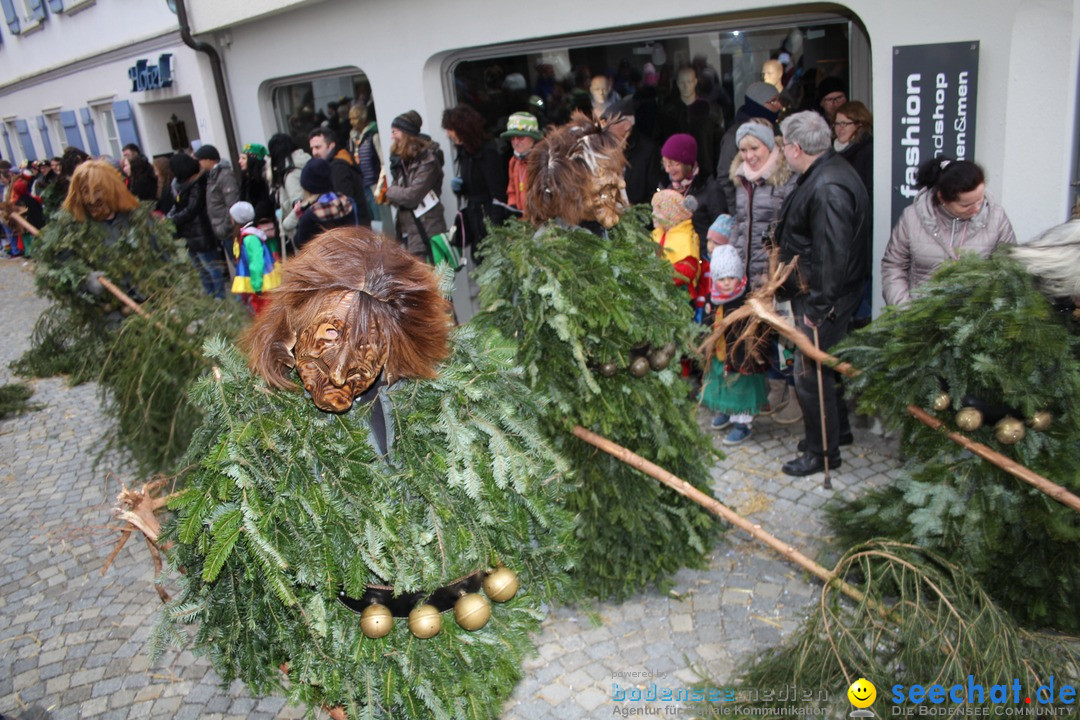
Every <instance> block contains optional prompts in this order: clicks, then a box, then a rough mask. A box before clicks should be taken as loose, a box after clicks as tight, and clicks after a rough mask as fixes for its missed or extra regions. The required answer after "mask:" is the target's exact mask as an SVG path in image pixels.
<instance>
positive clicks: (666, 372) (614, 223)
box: [473, 113, 717, 598]
mask: <svg viewBox="0 0 1080 720" xmlns="http://www.w3.org/2000/svg"><path fill="white" fill-rule="evenodd" d="M624 127H625V125H624V124H623V123H620V122H618V119H616V120H615V121H614V122H613V123H612V124H611V125H608V126H605V125H599V124H594V123H593V122H592V121H590V120H588V119H587V118H586V117H585V116H584V115H582V114H580V113H578V114H576V115H575V116H574V118H573V119H572V121H571V122H570V124H568V125H565V126H563V127H560V128H557V129H555V130H554V131H552V132H551V133H549V134H548V135H547V136H546V137H545V138H544V139H543V140H542V141H541V142H540V143H538V144H537V146H536V147H535V148H534V149H533V151H532V152H531V153H530V154H529V165H528V182H527V187H528V201H527V203H526V212H527V220H528V221H529V222H528V223H524V222H510V223H508V224H506V225H503V226H501V227H498V228H493V229H492V234H491V235H489V237H488V240H487V241H486V244H485V246H484V265H483V267H482V268H481V269H480V271H479V272H478V274H477V282H478V284H479V286H480V304H481V307H482V308H483V309H484V310H483V312H482V313H481V314H480V315H479V316H478V317H477V318H475V319H474V320H473V323H474V324H478V325H481V326H484V327H494V328H497V329H498V330H500V331H501V332H502V333H503V334H504V335H505V336H506V337H510V338H514V340H515V341H516V342H517V343H518V350H517V359H518V362H519V363H520V364H521V366H522V367H523V368H524V370H525V374H526V379H527V380H528V382H529V385H530V386H531V387H532V390H533V392H534V393H536V394H538V395H541V396H543V397H546V398H548V399H549V405H548V408H547V412H546V414H545V416H544V422H543V429H544V432H545V433H546V435H547V436H548V437H549V438H550V440H551V442H552V443H553V444H555V445H556V446H557V447H558V448H559V449H560V450H561V451H562V452H563V453H564V454H565V455H566V457H567V458H568V459H569V460H570V462H571V465H572V467H573V468H574V471H575V474H576V475H575V477H576V479H577V480H578V483H577V484H578V489H577V490H576V491H575V492H574V493H572V494H571V496H570V498H569V504H570V508H571V510H573V511H574V512H575V513H576V514H577V521H578V524H577V537H578V540H579V542H580V543H581V547H582V558H581V561H580V562H579V564H578V566H577V568H576V570H575V575H576V577H577V579H578V580H579V582H580V583H581V585H582V587H583V588H584V589H585V590H586V591H587V592H589V593H590V594H593V595H596V596H598V597H616V598H623V597H625V596H626V595H628V594H630V593H632V592H635V591H637V590H639V589H641V588H642V587H644V586H646V585H648V584H650V583H654V582H662V581H663V580H664V579H665V578H666V577H668V576H669V575H671V574H672V573H673V572H675V571H676V570H678V569H679V568H681V567H686V566H701V565H703V564H704V563H705V561H706V558H707V556H708V553H709V549H710V547H711V545H712V543H713V539H714V537H715V533H716V528H717V526H716V524H715V523H714V522H713V521H712V520H711V519H710V518H709V517H708V515H707V514H706V513H705V512H704V511H703V510H701V509H700V508H699V507H698V506H696V505H695V504H693V503H692V502H690V501H688V500H686V499H684V498H682V497H680V496H679V495H677V494H675V493H673V492H671V491H670V490H667V489H664V488H662V487H660V486H658V485H657V484H656V483H654V482H652V481H650V480H649V479H648V478H646V477H645V476H643V475H641V474H640V473H638V472H637V471H635V470H632V469H631V468H629V467H628V466H626V465H623V464H621V463H620V462H619V461H618V460H615V459H614V458H612V457H610V456H607V455H602V454H597V453H596V452H595V451H594V450H593V449H592V448H590V447H589V446H587V445H585V444H584V443H582V442H581V441H579V440H577V439H576V438H574V437H571V436H570V434H569V430H570V429H571V428H572V427H573V426H574V425H575V424H579V425H582V426H584V427H586V428H588V429H590V430H593V431H594V432H597V433H599V434H600V435H603V436H604V437H607V438H609V439H611V440H613V441H615V442H617V443H620V444H623V445H626V446H628V447H630V448H631V449H633V450H635V451H636V452H638V453H639V454H641V455H644V456H645V457H646V458H648V459H649V460H652V461H654V462H656V463H657V464H659V465H661V466H663V467H664V468H666V469H668V470H670V471H672V472H674V473H675V474H676V475H678V476H679V477H682V478H685V479H686V480H688V481H690V482H692V483H694V484H695V485H697V486H698V487H701V488H704V487H706V486H707V483H708V478H709V471H708V468H709V466H710V465H711V461H712V459H713V457H714V451H713V450H712V447H711V444H710V443H709V441H708V440H707V439H706V438H705V437H704V436H703V434H702V433H701V431H700V429H699V428H698V424H697V413H696V409H695V407H694V405H693V403H692V402H690V401H689V400H688V394H689V386H688V385H687V384H686V383H685V381H683V380H682V379H681V378H680V377H679V373H678V367H679V364H678V362H677V354H678V349H679V348H682V347H685V346H686V345H688V344H689V339H690V337H691V335H692V333H693V324H692V322H691V313H692V311H691V308H690V306H689V305H688V304H687V302H686V291H685V290H682V289H680V288H678V287H676V286H675V284H674V283H672V282H671V276H672V270H671V264H670V263H668V262H667V261H665V260H664V259H663V258H660V257H658V256H657V253H656V245H655V243H653V242H652V240H651V238H650V235H649V231H648V229H647V228H646V226H645V218H646V217H647V216H648V213H649V208H648V207H640V208H635V209H632V210H629V211H628V210H627V207H626V199H625V192H624V189H623V188H624V184H623V179H622V178H623V168H624V166H625V159H624V156H623V143H624V140H623V137H622V135H621V134H620V132H619V130H620V129H621V128H624ZM620 217H621V220H620ZM673 360H674V361H676V362H672V361H673Z"/></svg>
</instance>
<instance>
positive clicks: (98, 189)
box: [64, 160, 139, 222]
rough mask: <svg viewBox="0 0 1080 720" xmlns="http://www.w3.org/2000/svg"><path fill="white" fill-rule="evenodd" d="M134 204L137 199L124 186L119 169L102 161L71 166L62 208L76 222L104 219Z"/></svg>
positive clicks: (129, 208) (133, 207)
mask: <svg viewBox="0 0 1080 720" xmlns="http://www.w3.org/2000/svg"><path fill="white" fill-rule="evenodd" d="M137 207H139V200H138V198H136V197H135V196H134V195H132V194H131V193H130V192H128V189H127V188H126V187H124V178H123V176H122V175H121V174H120V171H119V170H117V169H116V168H114V167H113V166H112V165H111V164H109V163H108V162H106V161H104V160H87V161H86V162H84V163H83V164H82V165H79V166H78V167H77V168H75V172H74V174H72V176H71V186H70V187H69V188H68V194H67V198H66V199H65V200H64V209H65V210H67V211H68V212H69V213H71V214H72V215H73V216H74V217H75V219H76V220H78V221H79V222H85V221H86V220H87V219H93V220H104V219H106V218H108V217H109V216H111V215H113V214H115V213H118V212H131V211H132V210H134V209H135V208H137ZM103 215H104V217H103Z"/></svg>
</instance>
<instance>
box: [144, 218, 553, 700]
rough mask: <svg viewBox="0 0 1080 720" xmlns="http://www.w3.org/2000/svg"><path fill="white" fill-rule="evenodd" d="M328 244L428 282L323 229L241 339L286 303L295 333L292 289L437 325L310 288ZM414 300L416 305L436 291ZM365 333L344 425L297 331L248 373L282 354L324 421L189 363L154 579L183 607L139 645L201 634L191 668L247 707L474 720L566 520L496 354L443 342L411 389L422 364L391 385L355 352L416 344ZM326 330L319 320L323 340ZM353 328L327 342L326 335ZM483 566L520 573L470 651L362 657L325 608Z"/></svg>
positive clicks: (402, 627) (355, 640)
mask: <svg viewBox="0 0 1080 720" xmlns="http://www.w3.org/2000/svg"><path fill="white" fill-rule="evenodd" d="M328 236H333V237H331V240H333V239H335V238H336V239H337V240H342V241H343V242H342V243H341V252H347V253H351V254H352V259H353V260H354V261H357V262H365V261H366V258H371V257H375V255H376V254H377V253H379V252H381V251H382V250H386V251H387V252H390V253H391V254H395V253H396V254H399V255H400V256H404V258H405V260H406V262H407V263H411V265H410V266H409V268H410V272H420V271H417V270H416V268H421V269H422V273H424V274H426V276H427V277H429V278H433V276H431V272H430V270H429V269H427V268H426V266H424V265H423V264H422V263H421V262H420V261H419V260H417V259H415V258H413V257H411V256H409V255H408V254H407V253H406V252H405V251H404V250H403V249H401V248H400V247H398V246H397V244H396V243H393V242H392V241H387V243H386V246H385V247H383V248H382V250H380V247H381V246H380V245H379V244H380V243H381V242H382V241H381V240H376V239H375V236H374V235H373V234H371V233H370V231H365V230H362V229H353V228H350V229H347V230H337V231H332V232H331V233H328V234H327V235H324V236H322V237H321V238H318V239H316V240H315V241H313V242H312V243H310V244H309V245H308V246H306V247H305V249H304V250H303V251H302V252H301V253H300V254H299V255H298V256H297V258H294V259H292V260H290V263H289V265H288V266H287V267H286V269H285V278H284V280H283V285H282V287H281V288H280V294H277V295H275V298H274V300H273V301H272V303H271V305H270V307H269V308H268V309H267V313H265V314H264V315H263V316H261V317H260V319H259V320H258V321H257V323H256V326H255V327H254V328H253V331H252V333H251V335H250V336H249V339H252V340H253V341H258V340H259V339H260V338H262V339H264V340H265V339H266V338H267V337H277V335H273V334H271V335H267V334H265V333H264V332H263V330H264V329H265V328H267V327H271V328H272V327H274V326H273V325H272V323H274V322H276V321H275V317H277V319H280V318H281V317H282V314H283V313H285V309H284V305H283V304H285V305H288V307H289V309H288V312H289V313H291V315H290V317H292V318H293V320H295V319H296V318H299V317H313V316H309V315H305V314H304V313H305V310H304V306H303V302H302V299H300V298H298V297H297V296H298V295H300V294H303V293H301V291H300V290H298V289H297V288H298V287H299V285H300V283H301V282H308V283H309V284H308V286H307V287H309V288H313V290H312V292H314V293H315V294H316V295H319V294H321V295H327V294H330V295H334V294H336V293H341V292H343V291H344V292H346V293H347V294H348V293H352V294H351V295H347V297H348V299H349V302H354V301H355V300H356V298H357V297H358V296H360V295H364V294H366V293H371V294H372V297H373V298H374V301H371V302H370V303H369V304H370V305H371V306H373V308H374V309H373V310H372V312H373V313H380V312H384V311H385V310H386V309H387V308H388V307H389V308H390V312H391V313H393V312H397V310H395V309H394V308H393V307H391V306H394V305H395V304H397V305H399V306H408V308H406V309H405V310H403V311H402V312H409V311H410V310H416V311H417V312H418V314H417V316H416V318H418V319H419V318H424V319H431V318H435V319H436V320H437V321H438V322H440V323H442V327H443V331H442V332H443V334H442V336H441V337H445V331H446V328H447V327H448V322H449V320H448V317H447V315H446V312H445V307H444V305H442V304H440V305H437V306H432V305H431V303H430V302H427V303H425V302H424V301H420V302H419V304H418V303H417V302H413V296H407V295H405V294H404V292H403V291H402V290H401V286H402V285H403V282H402V280H401V279H400V278H398V277H392V276H391V277H385V278H382V279H380V278H379V277H376V275H377V272H376V273H374V274H373V273H370V272H369V273H367V274H363V273H361V277H359V278H356V277H355V275H356V274H355V273H347V274H349V275H350V276H353V279H351V280H348V281H338V280H336V279H333V278H334V277H335V276H334V275H330V274H329V273H320V272H315V271H313V270H312V268H313V267H315V266H314V264H313V263H309V262H308V259H309V258H310V257H311V256H313V255H314V254H315V253H316V252H318V251H319V250H320V247H322V246H324V245H325V243H326V242H327V237H328ZM373 248H374V249H373ZM328 257H331V256H328ZM332 257H333V258H334V259H339V258H340V255H335V256H332ZM325 267H326V268H328V269H329V270H333V269H336V268H337V267H339V263H337V262H334V261H333V260H331V261H328V262H326V263H325ZM301 276H302V277H301ZM324 279H325V280H326V282H325V283H324V282H322V280H324ZM380 283H381V285H380ZM429 284H430V287H431V288H434V287H435V281H434V279H431V280H430V283H429ZM356 288H360V289H356ZM427 297H430V294H429V295H428V296H427ZM436 297H438V296H437V291H436ZM334 308H335V309H337V306H334ZM399 310H400V308H399ZM363 312H365V311H363V310H362V309H357V306H356V305H352V306H351V308H350V309H349V312H347V313H345V314H344V315H343V316H344V317H347V318H350V322H352V321H359V319H360V318H363V317H365V316H364V314H363ZM275 313H276V315H275ZM367 317H368V319H367V320H365V321H364V322H366V323H367V325H366V326H365V327H363V328H360V330H361V333H360V334H358V335H355V336H354V338H353V339H355V340H356V342H355V343H354V344H353V345H352V346H351V347H352V349H353V350H355V352H356V353H359V355H360V356H362V359H363V358H370V357H374V358H376V359H382V360H385V363H384V364H383V365H381V366H380V367H381V369H376V370H373V371H372V373H373V374H374V373H375V372H377V373H378V377H379V380H377V381H375V383H374V384H373V385H372V386H371V387H370V388H369V387H366V386H362V385H359V384H358V385H352V384H349V383H344V384H343V385H341V387H344V388H346V389H348V392H349V393H351V395H350V397H356V398H357V400H356V403H355V405H353V406H352V407H351V408H348V407H347V406H345V405H342V406H333V405H331V403H334V402H336V401H335V397H337V396H335V395H332V394H330V393H328V391H327V389H326V388H320V387H319V386H318V385H317V384H316V383H315V381H314V380H313V379H312V377H311V376H310V374H308V372H309V371H310V367H309V368H307V370H305V367H306V366H305V365H304V363H305V362H306V361H305V360H304V359H303V358H304V357H305V356H304V355H303V353H304V352H307V351H305V350H302V349H301V343H302V342H303V341H304V338H305V337H306V335H305V333H304V332H299V333H297V334H296V335H294V336H293V337H292V338H291V339H290V338H288V337H287V338H285V340H284V341H283V343H284V344H283V345H281V346H277V347H273V348H271V349H270V354H269V355H267V354H265V353H263V352H262V350H263V349H264V348H262V347H253V348H252V353H253V354H252V362H253V363H254V364H255V367H258V368H260V371H261V372H262V371H264V370H265V369H266V367H267V366H266V365H263V364H261V362H262V360H264V359H266V358H268V357H278V358H280V362H285V363H288V362H290V360H289V356H288V355H281V354H279V351H281V350H283V349H284V348H286V347H289V346H290V342H291V343H293V345H292V348H293V349H292V350H290V352H295V358H294V360H293V362H294V363H295V365H296V367H297V368H298V369H299V370H300V373H301V377H302V378H303V379H304V384H305V386H306V387H308V389H309V390H310V391H312V396H313V399H315V400H316V401H317V402H319V403H320V405H327V406H330V407H335V409H337V407H345V411H344V412H340V410H339V412H340V414H334V413H329V412H324V411H321V410H319V409H317V408H316V406H315V405H314V404H313V403H312V401H311V400H309V399H306V398H305V397H304V396H303V395H302V394H300V393H299V392H286V391H274V390H270V391H268V390H267V387H266V384H265V383H264V382H263V381H262V380H261V379H259V378H257V377H256V376H255V375H254V374H253V373H252V372H251V371H249V370H248V369H247V368H246V367H245V366H244V362H243V360H242V358H241V357H240V355H239V354H238V353H237V352H236V351H233V350H228V349H226V348H225V347H224V344H223V343H215V344H213V345H212V346H210V347H208V352H209V354H210V355H211V356H212V357H213V358H214V360H215V362H216V363H218V364H219V367H220V370H219V373H218V375H219V377H218V378H216V379H214V378H206V379H203V380H202V381H200V382H199V383H198V384H197V385H196V388H195V391H194V396H195V398H196V401H197V404H198V405H199V406H200V407H201V408H203V409H204V410H205V411H206V421H205V422H204V424H203V426H202V427H201V428H200V429H199V430H198V432H197V433H196V435H195V438H194V440H193V441H192V444H191V447H190V449H189V452H188V455H187V461H188V462H189V463H191V464H192V465H193V466H194V469H193V470H192V471H191V472H190V473H189V474H188V476H187V478H186V483H187V490H186V491H185V492H184V494H183V495H182V496H181V497H179V498H178V499H177V500H175V501H174V502H173V503H172V507H173V508H174V509H175V511H176V514H177V515H176V519H175V521H174V522H173V523H171V525H170V526H169V527H168V528H167V529H166V537H167V538H169V539H171V540H173V541H175V542H176V546H175V550H174V554H173V557H172V562H173V563H174V565H175V566H176V567H182V568H183V569H184V571H185V574H184V575H183V576H182V577H181V578H180V583H181V585H182V592H181V594H180V595H179V597H177V598H176V600H175V601H174V602H173V603H172V605H170V606H169V607H168V608H167V609H166V611H165V612H164V613H163V615H162V617H161V619H160V623H159V626H158V631H157V633H156V635H155V643H156V645H157V646H158V647H160V646H161V644H162V643H163V642H164V641H165V640H167V639H169V638H170V637H175V635H176V633H177V632H179V631H180V627H179V626H180V625H181V624H182V623H188V622H192V621H198V623H199V627H198V629H197V630H196V633H195V649H196V651H197V652H200V653H205V654H207V655H208V656H209V657H210V660H211V662H212V663H213V665H214V668H215V670H216V671H217V672H218V673H219V674H220V675H221V677H222V678H223V679H225V680H226V681H229V680H232V679H234V678H241V679H243V680H244V682H245V683H246V684H247V685H248V687H249V688H250V689H251V690H252V691H253V692H255V693H260V694H264V693H270V692H282V693H285V694H287V695H288V697H289V699H290V700H291V701H299V702H305V703H308V704H310V705H313V706H319V705H324V706H342V707H344V709H345V711H346V712H347V713H348V715H349V717H351V718H372V719H379V718H385V719H387V720H389V719H390V718H393V719H394V720H401V719H403V718H404V719H410V718H416V719H419V718H455V719H457V718H461V719H469V720H472V719H480V718H493V717H495V716H496V715H497V714H498V712H499V708H500V703H501V701H502V700H504V699H505V698H506V697H507V696H508V695H509V693H510V691H511V689H512V688H513V685H514V683H515V682H516V681H517V679H518V678H519V677H520V675H521V670H520V663H521V660H522V658H523V657H524V656H525V654H527V653H528V652H530V651H531V650H532V641H531V640H530V638H529V633H530V632H533V631H535V630H536V629H537V628H538V626H539V621H540V619H541V617H542V612H541V603H542V602H544V601H547V600H551V599H553V598H555V597H558V596H559V595H560V594H561V593H562V592H563V590H564V583H565V577H566V576H565V572H566V570H567V569H568V568H569V567H570V566H571V564H572V558H573V552H572V550H573V546H572V537H571V536H572V521H571V519H570V516H569V514H568V513H567V512H566V511H565V509H563V507H562V504H561V498H562V495H563V493H564V490H563V483H562V477H563V474H564V472H565V469H566V467H565V464H564V463H563V462H562V461H561V460H560V459H559V458H558V457H557V456H556V455H554V454H553V452H552V451H551V450H550V449H549V447H548V445H547V444H546V443H545V441H544V440H543V439H542V437H541V436H540V435H539V433H538V431H537V429H536V428H537V425H538V420H537V417H536V415H537V412H538V411H537V408H536V407H535V405H534V403H533V401H532V400H531V399H530V396H529V395H528V393H527V392H526V390H525V388H524V387H523V386H522V385H521V383H520V380H519V379H517V378H516V377H515V375H514V371H513V369H512V363H513V350H512V348H511V347H508V346H507V345H506V344H505V342H504V341H500V340H499V339H498V338H497V337H491V336H489V335H486V334H484V333H482V332H480V331H479V330H478V329H476V328H462V329H460V330H458V331H457V333H456V334H455V335H454V337H453V353H452V355H451V356H450V358H449V359H448V360H447V361H446V362H445V363H443V364H442V365H441V366H440V367H439V369H438V376H437V377H434V378H428V377H425V370H424V367H425V365H424V364H423V363H421V364H419V365H414V369H413V370H412V371H410V372H403V370H402V368H403V367H404V366H402V365H401V364H400V363H398V362H397V358H396V357H395V353H403V352H405V349H403V347H402V346H401V345H399V344H397V343H396V342H390V343H389V345H390V353H389V355H388V356H383V355H382V354H381V353H380V352H378V351H376V352H374V353H371V354H365V351H366V350H367V348H368V346H369V344H370V343H374V344H375V345H380V343H381V342H383V340H380V339H379V338H383V339H385V338H386V337H390V338H407V337H413V338H415V337H416V333H414V332H410V330H409V328H408V327H407V326H406V327H400V328H396V329H394V328H391V329H388V328H387V327H386V323H387V322H396V320H394V317H397V316H391V315H376V314H373V315H370V316H367ZM375 317H378V318H380V319H379V320H378V321H377V322H376V321H375V320H373V319H372V318H375ZM388 317H389V318H390V319H389V320H387V318H388ZM301 322H306V321H301ZM406 322H408V320H407V321H406ZM329 324H330V323H329V321H328V320H326V319H317V320H316V325H317V326H318V327H319V328H320V329H322V330H326V329H327V326H328V325H329ZM376 325H378V327H376ZM357 329H358V328H357V327H356V326H349V327H344V328H341V329H340V332H338V333H336V337H337V338H339V339H341V338H345V337H347V336H349V335H350V333H354V332H355V331H356V330H357ZM384 333H385V335H384ZM286 334H288V333H286ZM334 334H335V333H331V335H334ZM361 336H362V337H363V339H361ZM421 340H423V338H421ZM438 342H441V340H439V341H438ZM271 344H273V343H271ZM429 350H430V348H429ZM434 352H435V353H436V354H440V353H441V351H440V350H439V348H435V350H434ZM345 354H346V355H347V354H348V353H345ZM429 357H435V355H430V354H429ZM319 359H320V360H321V361H322V362H323V363H324V364H325V367H326V368H328V370H329V374H330V375H331V376H333V375H334V370H333V368H334V367H337V366H338V365H341V364H346V365H347V364H349V363H350V362H356V357H352V359H351V360H343V359H342V355H334V354H333V353H331V352H324V353H323V354H322V356H321V357H320V358H319ZM275 362H276V361H275ZM351 367H356V366H351ZM286 377H287V378H288V382H289V386H288V388H287V389H291V390H294V391H296V390H300V389H301V388H300V386H299V385H298V384H297V383H296V381H295V376H292V374H291V371H290V373H289V374H288V375H287V376H284V375H283V376H280V377H279V376H276V375H271V376H270V378H269V379H270V380H271V381H272V382H273V384H275V385H280V384H281V383H282V382H283V381H284V378H286ZM353 377H355V371H354V372H351V373H349V374H348V378H349V379H350V380H351V379H352V378H353ZM342 379H343V378H341V377H338V378H337V379H336V380H332V382H334V383H335V384H336V383H338V382H339V381H341V380H342ZM383 379H386V380H388V381H389V384H388V385H387V384H383V382H382V380H383ZM380 428H382V429H384V430H385V432H380ZM496 563H503V564H505V565H506V567H508V568H510V569H512V570H514V571H515V572H517V573H519V574H520V576H521V583H522V590H521V591H520V592H519V593H518V594H517V595H516V596H515V597H514V598H513V599H512V600H510V601H509V602H506V603H503V604H499V605H497V606H495V607H494V608H492V612H491V619H490V621H489V622H488V624H487V625H486V626H485V627H483V628H482V629H479V630H477V631H475V632H466V631H465V630H463V629H462V628H460V627H458V625H457V624H455V623H453V622H450V621H444V622H443V625H442V631H441V632H440V633H439V634H438V635H436V636H435V637H433V638H430V639H426V640H420V639H418V638H417V637H414V636H413V635H412V634H410V631H409V629H408V628H407V627H406V623H405V621H404V620H403V619H398V620H397V621H396V622H395V623H394V626H393V629H392V630H391V632H390V634H389V635H387V636H386V637H383V638H378V639H372V638H369V637H365V635H364V633H363V632H362V631H361V625H360V618H359V616H358V615H357V614H355V612H354V611H353V610H351V609H349V608H348V607H346V605H345V604H343V602H341V601H340V598H341V597H342V594H343V595H344V597H348V598H354V599H360V598H363V597H364V595H365V592H366V591H368V589H369V588H371V587H372V586H392V588H393V591H392V592H393V594H394V595H395V596H400V595H402V594H405V593H412V592H417V593H420V594H422V595H427V594H429V593H431V592H432V591H434V590H435V589H437V588H440V587H442V586H446V585H448V584H450V583H452V582H454V581H455V580H458V579H460V578H462V577H464V576H468V575H470V574H471V573H475V572H476V571H478V570H484V569H485V568H489V567H491V566H494V565H495V564H496ZM282 664H287V668H288V681H286V677H285V675H284V674H283V673H282V671H281V670H279V665H282Z"/></svg>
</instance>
